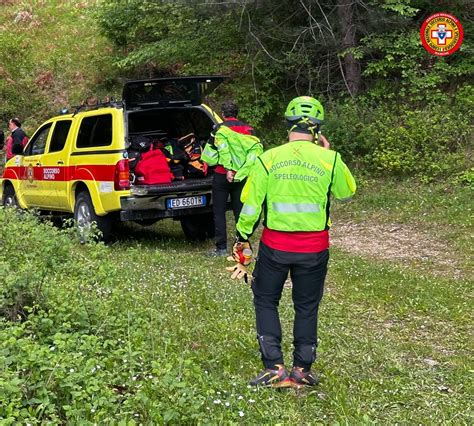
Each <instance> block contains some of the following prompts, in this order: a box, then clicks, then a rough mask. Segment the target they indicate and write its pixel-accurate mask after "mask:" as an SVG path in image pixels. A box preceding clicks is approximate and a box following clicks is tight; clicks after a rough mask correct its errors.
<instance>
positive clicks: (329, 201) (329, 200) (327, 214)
mask: <svg viewBox="0 0 474 426" xmlns="http://www.w3.org/2000/svg"><path fill="white" fill-rule="evenodd" d="M336 160H337V152H336V155H335V156H334V162H333V163H332V170H331V181H330V182H329V186H328V194H327V197H328V201H327V203H326V225H325V226H324V229H325V230H326V231H327V230H328V229H329V210H330V208H331V187H332V182H333V180H334V170H336Z"/></svg>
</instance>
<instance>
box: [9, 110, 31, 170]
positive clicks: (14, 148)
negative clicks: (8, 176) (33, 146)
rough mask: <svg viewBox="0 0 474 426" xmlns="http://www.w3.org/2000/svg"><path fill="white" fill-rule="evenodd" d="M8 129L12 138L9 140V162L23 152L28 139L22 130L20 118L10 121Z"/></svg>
mask: <svg viewBox="0 0 474 426" xmlns="http://www.w3.org/2000/svg"><path fill="white" fill-rule="evenodd" d="M8 128H9V129H10V132H11V134H10V137H9V138H8V139H7V161H8V160H9V159H10V158H12V157H14V156H15V155H17V154H18V153H21V152H22V151H23V148H24V146H25V145H26V142H27V141H28V137H27V136H26V133H25V132H24V131H23V129H22V128H21V122H20V120H19V119H18V118H12V119H11V120H9V121H8Z"/></svg>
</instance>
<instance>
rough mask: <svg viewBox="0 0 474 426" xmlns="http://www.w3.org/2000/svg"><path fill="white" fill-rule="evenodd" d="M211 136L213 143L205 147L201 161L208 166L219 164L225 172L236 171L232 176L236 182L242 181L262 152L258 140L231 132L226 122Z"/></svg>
mask: <svg viewBox="0 0 474 426" xmlns="http://www.w3.org/2000/svg"><path fill="white" fill-rule="evenodd" d="M248 127H250V126H248ZM211 136H212V137H213V138H214V143H213V144H212V143H208V144H207V145H206V146H205V148H204V151H203V153H202V156H201V158H202V160H203V161H205V162H206V163H208V164H209V165H210V166H215V165H217V164H220V165H221V166H223V167H224V168H225V169H226V170H234V171H236V172H237V173H236V174H235V176H234V181H236V182H239V181H242V180H244V179H245V178H246V177H247V176H248V174H249V171H250V169H251V168H252V166H253V165H254V163H255V160H256V159H257V157H258V156H259V155H260V154H261V153H262V152H263V146H262V144H261V142H260V139H259V138H257V137H256V136H254V135H251V134H244V133H241V132H238V131H235V130H233V129H232V128H231V127H229V126H227V122H224V123H222V124H221V125H219V127H218V128H217V130H216V131H215V133H213V134H212V135H211Z"/></svg>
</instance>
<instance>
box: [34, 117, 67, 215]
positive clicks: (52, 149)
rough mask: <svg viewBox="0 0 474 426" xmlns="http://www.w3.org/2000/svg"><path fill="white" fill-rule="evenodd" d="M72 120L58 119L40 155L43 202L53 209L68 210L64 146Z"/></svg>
mask: <svg viewBox="0 0 474 426" xmlns="http://www.w3.org/2000/svg"><path fill="white" fill-rule="evenodd" d="M71 124H72V120H71V119H64V120H58V121H56V122H55V124H54V128H53V129H52V132H51V139H50V141H49V144H48V145H47V147H46V152H45V153H44V154H43V156H42V160H41V161H42V179H43V182H44V203H45V206H46V207H49V208H53V209H55V210H68V208H69V206H68V193H67V189H68V180H69V175H70V173H69V170H68V150H67V148H65V146H66V141H67V137H68V134H69V130H70V128H71Z"/></svg>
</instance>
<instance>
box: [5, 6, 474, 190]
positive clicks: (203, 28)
mask: <svg viewBox="0 0 474 426" xmlns="http://www.w3.org/2000/svg"><path fill="white" fill-rule="evenodd" d="M2 3H3V6H2V9H1V17H2V22H3V24H2V30H3V31H2V33H1V36H0V37H1V39H0V41H1V43H0V50H1V52H2V58H3V59H2V63H1V65H0V75H1V77H2V80H1V82H0V100H1V103H2V111H1V116H2V120H3V122H4V123H5V121H6V120H7V119H8V118H9V117H11V116H13V115H15V116H20V117H22V118H23V119H24V120H25V123H26V126H27V128H28V129H29V130H30V132H31V131H33V130H34V128H35V127H36V125H38V124H39V123H40V122H41V121H42V120H43V119H45V118H48V117H49V116H50V115H52V114H56V113H57V111H58V110H59V109H60V108H61V107H63V106H65V105H74V104H78V103H79V102H80V101H81V100H82V99H84V98H85V97H86V96H88V95H90V94H96V95H98V96H105V95H106V94H108V95H114V96H116V97H120V89H121V84H122V82H123V81H124V80H126V79H128V78H135V77H157V76H170V75H192V74H198V73H199V74H217V73H219V74H226V75H228V76H229V77H230V80H229V82H228V83H227V84H226V85H224V86H223V87H221V89H220V90H219V91H218V92H217V93H216V94H215V95H214V96H213V97H212V99H211V100H210V102H211V103H213V102H214V103H216V104H217V103H218V102H219V101H220V100H222V99H224V98H229V97H231V98H235V99H237V100H238V101H239V103H240V105H241V108H242V115H243V117H244V118H246V119H247V120H249V121H250V122H252V124H253V125H254V126H256V127H257V128H258V129H259V131H260V134H261V136H262V137H263V140H264V141H265V143H266V144H267V145H271V144H275V143H278V142H279V141H280V140H281V138H282V137H284V127H283V120H282V112H283V110H284V107H285V105H286V103H287V102H288V100H289V99H291V98H292V97H293V96H295V95H297V94H311V95H313V96H315V97H317V98H319V99H321V100H322V101H323V102H324V105H325V107H326V111H327V123H326V126H325V128H324V132H325V133H326V134H327V135H328V136H329V138H330V140H331V141H332V143H333V147H335V148H336V149H338V150H339V151H341V152H342V154H343V156H344V157H345V158H346V159H347V161H349V162H351V163H356V164H357V165H358V166H359V169H361V170H365V171H367V172H368V173H371V174H382V175H387V174H392V175H398V176H417V177H419V178H422V179H423V180H425V181H426V180H431V179H434V178H437V179H444V180H446V179H448V180H450V181H451V182H454V183H458V182H472V169H471V170H469V169H470V168H471V167H472V161H471V159H470V158H469V157H470V144H471V143H472V111H473V108H472V106H473V103H474V101H473V100H474V91H473V86H472V72H473V69H474V66H473V55H472V44H471V39H472V34H473V24H472V19H470V18H471V17H472V13H473V7H472V5H470V4H469V2H466V1H463V0H455V1H438V2H432V1H428V0H369V1H365V2H362V1H355V2H346V1H345V0H337V1H332V2H321V1H319V0H299V1H294V0H293V1H289V0H279V1H276V2H275V1H272V0H255V1H244V0H233V1H227V2H212V1H209V0H207V1H197V0H192V1H152V0H128V1H119V2H117V1H112V0H104V1H83V2H80V3H77V2H73V1H36V2H25V1H14V0H9V1H3V2H2ZM440 10H443V11H448V12H449V13H451V14H454V15H455V16H457V17H458V18H459V20H460V21H461V23H462V24H463V26H464V34H465V35H464V43H463V45H462V46H461V48H460V49H459V50H458V51H457V52H456V53H455V54H453V55H451V56H448V57H436V56H434V55H431V54H429V53H428V52H427V51H426V50H425V49H424V48H423V47H422V45H421V42H420V37H419V30H420V27H421V24H422V22H423V20H424V19H426V17H428V16H429V15H430V14H432V13H434V12H437V11H440Z"/></svg>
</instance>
